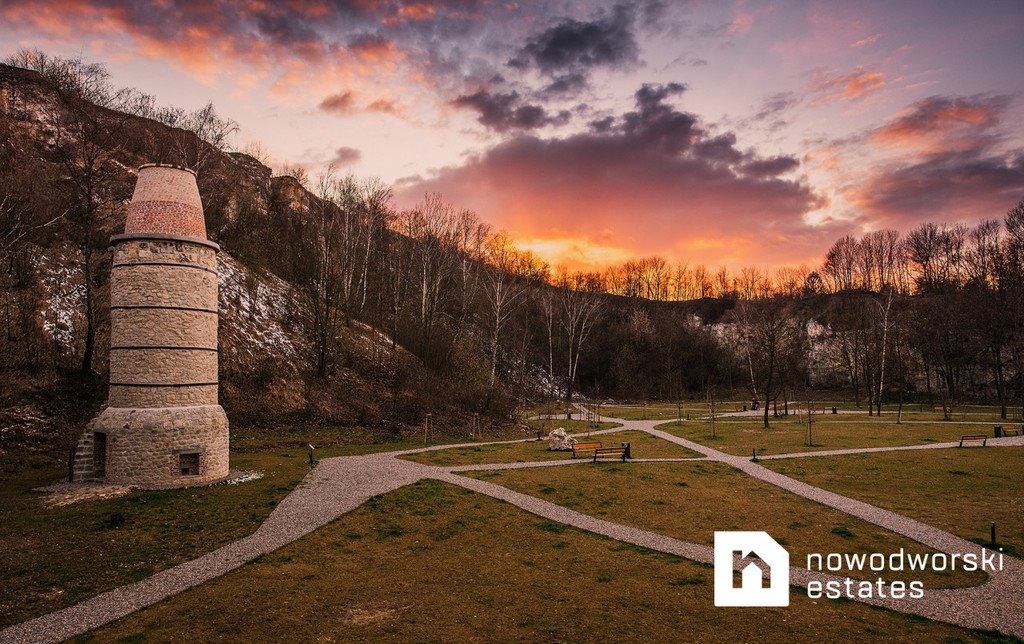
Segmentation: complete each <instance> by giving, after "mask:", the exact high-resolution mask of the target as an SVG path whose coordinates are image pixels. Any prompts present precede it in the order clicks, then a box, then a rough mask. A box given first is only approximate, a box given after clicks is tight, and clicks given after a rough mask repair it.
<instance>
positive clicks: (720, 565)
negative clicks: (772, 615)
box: [715, 531, 789, 606]
mask: <svg viewBox="0 0 1024 644" xmlns="http://www.w3.org/2000/svg"><path fill="white" fill-rule="evenodd" d="M752 555H754V556H752ZM734 570H738V571H739V573H740V578H739V580H738V585H737V580H736V579H734V575H733V571H734ZM766 574H767V576H768V578H767V580H766V579H765V575H766ZM766 582H767V584H766ZM715 606H789V553H788V552H786V549H785V548H783V547H782V546H780V545H779V544H778V542H776V541H775V539H772V538H771V537H770V536H768V533H767V532H763V531H750V532H716V533H715Z"/></svg>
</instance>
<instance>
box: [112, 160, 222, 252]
mask: <svg viewBox="0 0 1024 644" xmlns="http://www.w3.org/2000/svg"><path fill="white" fill-rule="evenodd" d="M124 232H125V233H126V234H129V235H145V234H159V235H172V236H180V237H190V238H193V239H206V221H205V220H204V218H203V203H202V200H201V199H200V198H199V187H198V186H197V185H196V175H195V173H194V172H192V171H191V170H188V169H187V168H179V167H177V166H167V165H144V166H142V167H140V168H139V180H138V182H137V183H136V184H135V193H134V194H133V195H132V201H131V204H130V205H129V206H128V217H127V220H126V221H125V227H124Z"/></svg>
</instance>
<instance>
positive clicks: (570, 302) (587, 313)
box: [558, 273, 602, 402]
mask: <svg viewBox="0 0 1024 644" xmlns="http://www.w3.org/2000/svg"><path fill="white" fill-rule="evenodd" d="M558 288H559V291H560V293H561V298H560V299H561V301H562V306H561V309H562V316H561V318H562V329H563V331H564V332H565V339H566V347H567V352H566V358H567V360H566V378H565V382H566V387H565V399H566V401H567V402H571V401H572V395H573V388H574V386H575V383H576V373H577V370H578V369H579V364H580V355H581V354H582V353H583V347H584V346H585V344H586V342H587V340H588V339H589V337H590V334H591V332H592V331H593V330H594V323H595V322H596V321H597V318H598V316H599V315H600V312H601V297H600V292H601V289H602V284H601V280H600V277H599V276H597V275H594V274H590V273H573V274H567V273H563V274H562V275H560V276H559V279H558Z"/></svg>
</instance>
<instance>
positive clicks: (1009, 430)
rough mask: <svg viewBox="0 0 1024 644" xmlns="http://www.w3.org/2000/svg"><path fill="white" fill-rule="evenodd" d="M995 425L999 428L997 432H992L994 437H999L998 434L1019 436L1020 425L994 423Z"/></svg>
mask: <svg viewBox="0 0 1024 644" xmlns="http://www.w3.org/2000/svg"><path fill="white" fill-rule="evenodd" d="M996 427H998V428H999V430H1000V431H999V432H998V433H996V432H993V433H995V435H996V437H999V436H1000V435H1002V436H1020V435H1021V433H1020V430H1021V426H1020V425H996Z"/></svg>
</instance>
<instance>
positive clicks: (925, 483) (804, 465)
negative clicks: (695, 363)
mask: <svg viewBox="0 0 1024 644" xmlns="http://www.w3.org/2000/svg"><path fill="white" fill-rule="evenodd" d="M763 465H765V466H766V467H769V468H771V469H773V470H775V471H777V472H782V473H783V474H786V475H788V476H792V477H793V478H796V479H800V480H801V481H806V482H808V483H810V484H812V485H816V486H819V487H823V488H825V489H828V490H832V491H834V492H838V493H839V494H843V495H846V496H850V497H853V498H855V499H860V500H862V501H866V502H867V503H872V504H874V505H878V506H881V507H883V508H886V509H889V510H892V511H894V512H899V513H900V514H905V515H907V516H909V517H913V518H915V519H918V520H920V521H923V522H925V523H927V524H929V525H933V526H936V527H938V528H943V529H944V530H947V531H949V532H952V533H953V534H957V535H960V536H961V537H964V538H965V539H969V540H971V541H976V542H978V543H985V544H988V541H989V526H990V523H991V522H992V521H995V522H996V524H997V529H998V539H999V543H1000V544H1001V545H1003V546H1004V547H1006V549H1007V552H1009V553H1010V554H1015V555H1016V556H1018V557H1020V556H1024V504H1022V503H1021V498H1024V477H1022V476H1021V473H1022V472H1024V448H1020V447H986V448H984V449H941V450H923V451H913V452H887V453H878V454H850V455H846V456H827V457H826V456H823V457H821V458H796V459H792V460H789V459H787V460H778V461H764V462H763ZM879 480H882V481H884V482H885V484H884V485H879V484H878V481H879Z"/></svg>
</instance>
